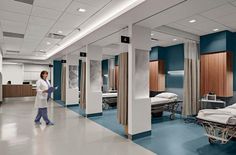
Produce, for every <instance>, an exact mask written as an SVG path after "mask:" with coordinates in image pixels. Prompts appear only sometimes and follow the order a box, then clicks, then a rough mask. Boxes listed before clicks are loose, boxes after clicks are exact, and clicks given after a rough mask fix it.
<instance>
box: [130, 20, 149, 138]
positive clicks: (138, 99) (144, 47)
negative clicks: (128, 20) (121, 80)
mask: <svg viewBox="0 0 236 155" xmlns="http://www.w3.org/2000/svg"><path fill="white" fill-rule="evenodd" d="M129 35H130V37H131V43H130V44H129V46H128V73H129V74H128V137H129V139H137V138H141V137H144V136H149V135H151V99H150V97H149V51H150V50H151V30H150V29H148V28H145V27H141V26H136V25H131V26H129Z"/></svg>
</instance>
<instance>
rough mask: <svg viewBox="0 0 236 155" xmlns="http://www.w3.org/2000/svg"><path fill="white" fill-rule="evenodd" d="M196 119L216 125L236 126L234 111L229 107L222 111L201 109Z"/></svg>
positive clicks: (235, 113)
mask: <svg viewBox="0 0 236 155" xmlns="http://www.w3.org/2000/svg"><path fill="white" fill-rule="evenodd" d="M197 118H199V119H202V120H206V121H211V122H216V123H222V124H230V125H236V109H235V108H231V107H230V106H229V107H226V108H223V109H203V110H200V111H199V113H198V116H197Z"/></svg>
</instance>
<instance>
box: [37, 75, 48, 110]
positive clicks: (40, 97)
mask: <svg viewBox="0 0 236 155" xmlns="http://www.w3.org/2000/svg"><path fill="white" fill-rule="evenodd" d="M47 82H48V84H49V85H50V83H49V81H48V80H47ZM48 84H47V83H46V81H44V80H43V79H40V80H38V81H37V82H36V91H37V94H36V98H35V108H47V107H48V104H47V97H48V93H43V91H44V90H47V89H48V88H49V86H48Z"/></svg>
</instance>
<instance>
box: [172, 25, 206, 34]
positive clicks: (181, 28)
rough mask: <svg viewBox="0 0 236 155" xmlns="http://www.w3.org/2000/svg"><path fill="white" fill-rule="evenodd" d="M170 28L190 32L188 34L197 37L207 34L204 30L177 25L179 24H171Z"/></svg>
mask: <svg viewBox="0 0 236 155" xmlns="http://www.w3.org/2000/svg"><path fill="white" fill-rule="evenodd" d="M168 26H170V27H172V28H175V29H179V30H182V31H185V32H188V33H192V34H196V35H199V36H200V35H202V34H205V33H207V32H205V31H202V30H199V29H194V28H192V27H188V26H184V25H180V24H177V23H171V24H169V25H168Z"/></svg>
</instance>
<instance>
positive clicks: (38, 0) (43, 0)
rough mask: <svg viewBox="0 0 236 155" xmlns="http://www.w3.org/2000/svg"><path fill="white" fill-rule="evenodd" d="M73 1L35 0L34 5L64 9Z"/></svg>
mask: <svg viewBox="0 0 236 155" xmlns="http://www.w3.org/2000/svg"><path fill="white" fill-rule="evenodd" d="M71 2H72V0H35V2H34V6H40V7H44V8H49V9H53V10H58V11H63V10H65V9H66V7H67V6H68V5H69V4H70V3H71Z"/></svg>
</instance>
